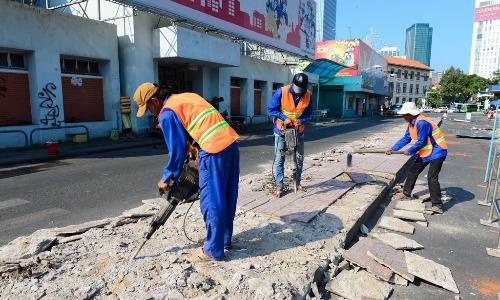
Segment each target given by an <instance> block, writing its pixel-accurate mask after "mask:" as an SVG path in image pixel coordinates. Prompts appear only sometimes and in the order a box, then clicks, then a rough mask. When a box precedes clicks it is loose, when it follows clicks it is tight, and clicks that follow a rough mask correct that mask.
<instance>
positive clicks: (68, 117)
mask: <svg viewBox="0 0 500 300" xmlns="http://www.w3.org/2000/svg"><path fill="white" fill-rule="evenodd" d="M0 20H2V21H1V23H2V26H0V103H1V106H2V112H1V113H0V132H6V131H11V132H10V133H0V148H5V147H21V146H25V145H27V144H28V145H31V144H40V143H44V142H46V141H48V140H62V141H64V140H68V139H69V138H70V135H71V134H77V133H85V132H86V131H87V130H88V131H89V135H90V138H99V137H107V136H109V134H110V131H111V130H112V129H113V128H117V126H118V125H119V122H120V121H119V101H120V99H119V98H120V76H119V66H118V65H119V62H118V43H117V35H116V33H117V30H116V26H115V25H112V24H107V23H103V22H97V21H93V20H88V19H83V18H77V17H74V16H71V15H68V14H63V13H59V12H54V11H49V10H45V9H41V8H37V7H31V6H27V5H22V4H20V3H17V2H13V1H6V0H0ZM82 37H92V38H91V39H83V38H82Z"/></svg>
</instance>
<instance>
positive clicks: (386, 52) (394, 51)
mask: <svg viewBox="0 0 500 300" xmlns="http://www.w3.org/2000/svg"><path fill="white" fill-rule="evenodd" d="M377 52H378V53H380V54H382V55H383V56H401V55H400V54H401V50H400V49H399V48H398V47H394V46H385V47H382V48H380V50H378V51H377Z"/></svg>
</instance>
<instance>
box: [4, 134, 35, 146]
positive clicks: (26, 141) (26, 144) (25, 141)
mask: <svg viewBox="0 0 500 300" xmlns="http://www.w3.org/2000/svg"><path fill="white" fill-rule="evenodd" d="M0 133H21V134H22V135H23V136H24V146H25V147H28V146H29V144H28V135H27V134H26V132H24V131H22V130H3V131H0Z"/></svg>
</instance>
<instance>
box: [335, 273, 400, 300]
mask: <svg viewBox="0 0 500 300" xmlns="http://www.w3.org/2000/svg"><path fill="white" fill-rule="evenodd" d="M326 289H327V290H328V291H330V292H332V293H334V294H336V295H339V296H341V297H344V298H346V299H353V300H358V299H359V300H361V299H387V298H389V296H390V294H391V293H392V291H393V289H394V288H393V287H392V286H391V285H390V284H389V283H385V282H382V281H379V280H377V279H375V278H373V277H372V276H370V275H369V274H368V272H366V271H359V272H357V273H355V272H352V271H342V272H341V273H340V274H339V275H338V276H337V277H335V278H334V279H333V280H332V281H330V282H329V283H328V284H327V285H326Z"/></svg>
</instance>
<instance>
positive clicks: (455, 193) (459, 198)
mask: <svg viewBox="0 0 500 300" xmlns="http://www.w3.org/2000/svg"><path fill="white" fill-rule="evenodd" d="M443 191H446V193H447V194H448V195H449V196H451V201H448V202H447V203H445V204H444V205H443V208H444V210H448V209H450V208H452V207H453V206H455V205H457V204H460V203H462V202H467V201H471V200H474V199H475V198H476V195H474V194H473V193H471V192H469V191H467V190H464V189H463V188H461V187H447V188H445V189H443ZM478 200H479V199H478ZM480 200H483V199H480Z"/></svg>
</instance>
